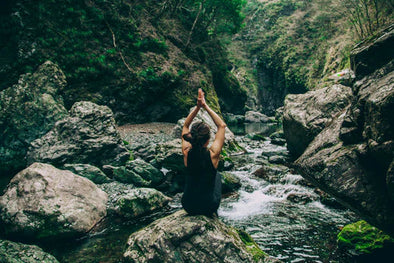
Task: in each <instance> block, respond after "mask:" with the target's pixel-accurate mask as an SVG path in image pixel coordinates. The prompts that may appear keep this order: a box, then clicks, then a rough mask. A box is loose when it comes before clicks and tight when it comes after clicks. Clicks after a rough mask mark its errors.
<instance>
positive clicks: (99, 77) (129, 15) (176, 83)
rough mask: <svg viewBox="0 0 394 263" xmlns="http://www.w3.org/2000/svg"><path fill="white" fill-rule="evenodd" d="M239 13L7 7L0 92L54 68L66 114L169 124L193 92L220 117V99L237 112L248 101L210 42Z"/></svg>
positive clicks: (236, 4) (44, 4)
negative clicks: (96, 109) (100, 112)
mask: <svg viewBox="0 0 394 263" xmlns="http://www.w3.org/2000/svg"><path fill="white" fill-rule="evenodd" d="M224 2H226V5H224V4H223V3H224ZM227 2H228V3H227ZM170 4H175V7H172V8H169V6H171V5H170ZM200 6H203V8H200ZM241 6H242V1H240V0H233V1H200V2H194V1H168V0H167V1H165V0H163V1H149V0H145V1H142V0H141V1H129V0H88V1H77V0H66V1H61V2H59V1H54V0H43V1H27V0H17V1H5V6H4V7H5V8H4V9H3V10H2V14H1V18H0V19H1V28H0V35H1V57H0V60H1V64H0V66H1V68H0V79H1V82H0V90H1V89H5V88H8V87H9V86H11V85H12V84H13V83H15V82H16V81H17V79H18V76H19V75H20V74H23V73H27V72H33V71H34V70H35V69H36V68H37V67H38V66H39V65H40V64H42V63H43V62H44V61H46V60H51V61H53V62H55V63H57V64H58V65H59V66H60V67H61V68H62V69H63V70H64V72H65V74H66V77H67V82H68V85H67V88H66V89H65V90H63V91H62V93H63V97H64V100H65V103H66V106H67V107H71V105H72V104H73V103H74V102H75V101H78V100H91V101H93V102H96V103H99V104H105V105H108V106H110V107H111V108H112V110H113V111H114V112H115V115H116V117H117V119H118V120H119V121H123V122H125V121H131V122H144V121H154V120H156V121H164V120H165V121H175V120H177V119H178V118H180V117H181V116H183V115H184V114H185V112H187V111H188V109H189V108H190V106H192V105H194V103H195V101H194V97H195V91H196V90H197V88H200V87H201V88H203V89H204V90H205V91H206V93H207V95H208V96H207V100H208V102H209V103H210V104H211V105H212V107H213V108H215V109H217V110H219V108H218V106H219V105H218V99H217V94H218V95H219V98H220V97H221V94H224V97H226V96H227V94H228V93H229V92H230V93H231V94H236V95H239V96H238V97H240V98H241V105H242V104H243V103H242V99H243V101H244V100H245V95H244V93H245V92H244V91H243V90H242V89H241V88H240V86H239V84H238V82H237V81H236V80H234V78H233V77H232V76H231V73H230V72H229V70H228V68H229V66H228V65H229V62H228V60H227V55H226V53H225V50H224V49H223V47H222V45H221V44H220V42H219V41H218V40H217V38H216V34H218V33H233V32H234V31H236V30H237V29H238V28H239V27H240V25H241V21H242V15H241V13H240V9H241ZM200 9H201V10H200ZM193 21H195V22H196V23H193ZM226 25H228V26H226ZM215 86H217V87H218V88H217V93H216V90H215ZM223 103H224V104H225V101H224V102H223ZM236 110H238V111H242V110H243V105H242V106H241V107H239V108H237V109H236Z"/></svg>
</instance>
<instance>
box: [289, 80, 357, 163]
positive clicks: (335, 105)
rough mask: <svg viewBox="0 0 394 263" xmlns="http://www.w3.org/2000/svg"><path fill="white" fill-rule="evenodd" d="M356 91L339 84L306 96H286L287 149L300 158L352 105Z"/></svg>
mask: <svg viewBox="0 0 394 263" xmlns="http://www.w3.org/2000/svg"><path fill="white" fill-rule="evenodd" d="M351 99H352V90H351V88H349V87H346V86H343V85H339V84H335V85H332V86H329V87H326V88H322V89H318V90H314V91H309V92H307V93H305V94H297V95H295V94H290V95H288V96H286V99H285V106H284V113H283V130H284V136H285V138H286V141H287V148H288V149H289V151H290V153H291V154H292V155H293V156H294V157H298V156H300V155H301V154H302V153H303V152H304V150H305V149H306V148H307V147H308V145H309V143H310V142H311V141H312V140H313V138H315V136H316V135H317V134H319V133H320V132H321V131H322V130H323V129H324V128H325V127H326V125H327V123H329V122H331V121H332V119H333V117H334V116H335V115H337V114H338V113H340V112H341V111H343V109H345V108H346V107H347V106H348V105H349V104H350V102H351Z"/></svg>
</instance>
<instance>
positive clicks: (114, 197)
mask: <svg viewBox="0 0 394 263" xmlns="http://www.w3.org/2000/svg"><path fill="white" fill-rule="evenodd" d="M98 187H99V188H100V189H101V190H103V191H104V192H105V193H107V195H108V202H107V214H108V215H119V214H118V207H117V205H116V203H117V202H118V200H119V198H120V197H122V196H124V195H127V194H129V193H131V192H132V191H133V190H134V189H135V186H134V185H131V184H124V183H121V182H118V181H113V182H110V183H103V184H100V185H98Z"/></svg>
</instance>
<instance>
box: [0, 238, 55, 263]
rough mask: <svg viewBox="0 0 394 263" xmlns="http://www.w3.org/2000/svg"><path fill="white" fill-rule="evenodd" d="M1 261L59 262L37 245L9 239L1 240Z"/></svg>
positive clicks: (3, 262)
mask: <svg viewBox="0 0 394 263" xmlns="http://www.w3.org/2000/svg"><path fill="white" fill-rule="evenodd" d="M0 262H2V263H59V261H57V259H56V258H55V257H54V256H52V255H50V254H48V253H46V252H44V250H42V249H41V248H40V247H38V246H35V245H25V244H22V243H17V242H12V241H9V240H0Z"/></svg>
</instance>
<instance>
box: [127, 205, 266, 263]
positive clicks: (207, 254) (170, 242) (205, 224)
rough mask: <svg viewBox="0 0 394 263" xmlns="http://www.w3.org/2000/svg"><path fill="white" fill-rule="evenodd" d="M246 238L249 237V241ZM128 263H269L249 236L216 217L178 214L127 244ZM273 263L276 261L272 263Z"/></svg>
mask: <svg viewBox="0 0 394 263" xmlns="http://www.w3.org/2000/svg"><path fill="white" fill-rule="evenodd" d="M246 237H247V238H246ZM123 257H124V260H125V262H138V263H143V262H266V261H265V260H266V259H268V257H267V255H266V254H265V253H264V252H263V251H261V249H260V248H259V247H258V246H257V245H256V243H255V242H254V241H253V240H251V239H250V236H247V235H245V233H244V232H242V234H241V237H240V235H239V234H238V232H237V231H236V230H235V229H233V228H231V227H228V226H226V225H225V224H224V223H222V222H221V221H220V220H219V219H217V218H214V219H213V218H208V217H206V216H188V215H187V214H186V212H185V211H183V210H181V211H178V212H176V213H174V214H172V215H170V216H167V217H164V218H162V219H159V220H157V221H155V222H153V223H152V224H150V225H148V226H147V227H145V228H143V229H141V230H140V231H138V232H135V233H133V234H132V235H131V236H130V237H129V239H128V241H127V249H126V251H125V253H124V254H123ZM272 262H274V261H272Z"/></svg>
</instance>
